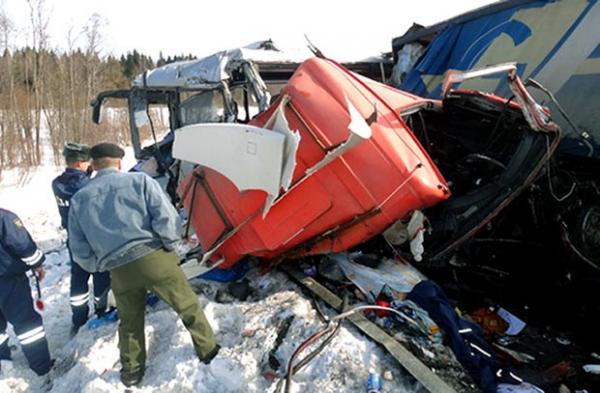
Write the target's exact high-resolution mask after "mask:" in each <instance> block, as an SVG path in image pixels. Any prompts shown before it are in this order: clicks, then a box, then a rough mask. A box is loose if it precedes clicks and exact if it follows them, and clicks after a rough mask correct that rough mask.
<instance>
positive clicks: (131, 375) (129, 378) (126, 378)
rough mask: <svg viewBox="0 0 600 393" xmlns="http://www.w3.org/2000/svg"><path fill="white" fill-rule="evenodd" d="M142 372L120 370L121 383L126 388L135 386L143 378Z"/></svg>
mask: <svg viewBox="0 0 600 393" xmlns="http://www.w3.org/2000/svg"><path fill="white" fill-rule="evenodd" d="M144 371H145V370H144V368H140V369H137V370H132V371H128V370H121V382H123V385H125V386H127V387H130V386H137V385H138V384H139V383H140V382H142V378H144Z"/></svg>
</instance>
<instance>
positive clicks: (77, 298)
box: [71, 292, 90, 301]
mask: <svg viewBox="0 0 600 393" xmlns="http://www.w3.org/2000/svg"><path fill="white" fill-rule="evenodd" d="M89 297H90V295H89V293H87V292H86V293H82V294H81V295H74V296H71V301H73V300H82V299H89Z"/></svg>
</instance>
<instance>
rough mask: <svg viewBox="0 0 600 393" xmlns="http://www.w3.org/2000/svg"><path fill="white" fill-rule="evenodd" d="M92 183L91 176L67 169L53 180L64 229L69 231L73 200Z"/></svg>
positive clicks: (53, 188) (77, 170) (53, 189)
mask: <svg viewBox="0 0 600 393" xmlns="http://www.w3.org/2000/svg"><path fill="white" fill-rule="evenodd" d="M89 181H90V177H89V175H88V174H87V173H86V172H84V171H81V170H79V169H73V168H67V169H65V171H64V172H63V173H62V174H60V175H59V176H57V177H56V178H55V179H54V180H52V191H53V192H54V197H55V198H56V204H57V205H58V212H59V214H60V220H61V224H62V227H63V228H65V229H67V218H68V215H69V205H70V202H71V198H72V197H73V195H75V193H76V192H77V191H79V190H80V189H81V188H83V187H84V186H85V185H86V184H87V183H88V182H89Z"/></svg>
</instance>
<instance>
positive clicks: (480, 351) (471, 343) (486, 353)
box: [469, 343, 492, 358]
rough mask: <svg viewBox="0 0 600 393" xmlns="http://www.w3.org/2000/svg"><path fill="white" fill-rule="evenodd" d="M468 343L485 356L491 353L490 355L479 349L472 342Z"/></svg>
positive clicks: (489, 356)
mask: <svg viewBox="0 0 600 393" xmlns="http://www.w3.org/2000/svg"><path fill="white" fill-rule="evenodd" d="M469 345H470V346H471V347H473V348H475V349H476V350H478V351H479V352H481V353H482V354H484V355H485V356H487V357H488V358H491V357H492V355H490V354H489V353H488V352H486V351H484V350H483V349H481V348H480V347H478V346H477V345H475V344H473V343H469Z"/></svg>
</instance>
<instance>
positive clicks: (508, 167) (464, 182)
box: [173, 58, 559, 268]
mask: <svg viewBox="0 0 600 393" xmlns="http://www.w3.org/2000/svg"><path fill="white" fill-rule="evenodd" d="M512 70H513V68H511V66H510V65H504V68H502V69H501V71H508V75H509V77H508V82H509V86H510V88H511V89H512V90H513V94H514V97H515V98H514V100H513V99H511V100H505V99H502V98H499V97H495V96H489V95H484V94H481V93H478V92H461V91H455V92H453V91H449V93H448V94H447V95H446V97H445V98H444V99H443V100H442V101H431V100H425V99H422V98H420V97H416V96H414V95H411V94H409V93H405V92H402V91H399V90H396V89H394V88H391V87H389V86H386V85H383V84H380V83H377V82H374V81H372V80H369V79H366V78H364V77H361V76H358V75H356V74H353V73H351V72H350V71H348V70H346V69H345V68H343V67H342V66H340V65H339V64H337V63H335V62H333V61H330V60H326V59H320V58H313V59H310V60H307V61H306V62H305V63H303V64H302V65H301V66H300V67H299V68H298V69H297V70H296V72H295V73H294V75H293V76H292V78H291V79H290V80H289V82H288V84H287V85H286V87H285V88H284V89H283V90H282V91H281V94H280V96H279V97H278V99H277V100H276V101H275V102H274V103H273V104H272V105H271V106H270V107H269V109H267V110H266V111H265V112H263V113H261V114H259V115H258V116H257V117H255V118H254V119H253V120H252V121H250V123H249V124H232V125H220V126H219V127H216V126H214V125H211V124H196V125H191V126H187V127H183V128H181V129H178V130H176V131H175V142H174V145H173V155H174V157H176V158H178V159H181V160H185V161H190V162H194V163H196V164H198V166H197V167H196V169H195V170H194V171H193V172H192V173H190V174H188V175H187V176H186V178H185V179H184V180H183V181H182V182H181V184H180V186H179V189H178V192H179V195H180V197H181V199H182V201H183V203H184V207H185V208H186V211H187V212H188V213H189V219H190V222H191V225H192V226H193V228H194V230H195V233H196V235H197V237H198V240H199V243H200V246H201V248H202V250H203V251H204V258H203V259H202V262H206V261H208V260H210V261H212V262H213V264H218V266H219V267H220V268H227V267H230V266H232V265H234V264H235V263H236V262H237V261H239V260H240V259H241V258H242V257H244V256H246V255H252V256H257V257H261V258H264V259H267V260H271V261H275V262H277V261H281V260H282V259H284V258H293V257H300V256H305V255H312V254H323V253H330V252H338V251H343V250H347V249H349V248H351V247H353V246H356V245H358V244H360V243H362V242H364V241H366V240H368V239H370V238H371V237H373V236H375V235H378V234H380V233H382V232H383V231H384V230H386V229H387V228H388V227H390V226H391V225H392V224H394V223H395V222H396V221H398V220H400V219H403V218H407V217H408V216H409V215H410V214H411V213H412V212H414V211H417V210H422V211H424V212H425V214H426V216H427V219H428V221H429V222H430V224H431V228H432V230H431V237H430V238H429V239H428V241H427V247H426V251H425V256H426V257H428V258H436V257H439V256H440V255H443V254H444V253H445V252H447V251H448V250H450V249H452V248H453V247H455V246H456V245H457V244H459V243H460V242H461V241H464V239H465V238H467V237H468V236H470V235H471V234H472V233H474V232H475V231H477V229H478V228H479V227H480V226H481V225H484V224H485V222H486V221H487V220H489V219H491V217H493V216H494V215H495V214H497V213H498V211H499V210H501V209H502V208H503V207H504V206H505V205H506V204H508V203H509V202H510V201H511V199H512V198H514V197H515V196H516V195H517V194H518V193H519V192H520V191H521V190H522V189H523V188H524V187H525V186H526V185H527V184H529V182H531V181H532V180H533V179H534V177H535V176H536V174H537V173H538V172H539V170H540V169H541V168H542V166H543V164H544V162H545V161H546V160H547V159H548V158H549V157H550V155H551V154H552V152H553V150H554V149H555V147H556V145H557V142H558V140H559V132H558V129H557V127H556V126H555V125H554V123H552V122H551V121H549V119H548V118H547V116H546V113H545V112H544V110H543V108H541V107H539V106H538V105H537V104H536V103H535V102H534V101H533V100H532V99H531V97H530V96H529V95H528V93H527V92H526V90H525V89H524V87H523V86H522V84H521V82H520V80H519V79H518V77H517V76H516V74H515V73H514V71H512ZM493 71H498V70H493ZM467 77H468V75H467ZM451 83H452V80H450V81H449V84H448V86H450V85H451Z"/></svg>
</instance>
